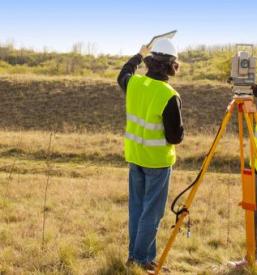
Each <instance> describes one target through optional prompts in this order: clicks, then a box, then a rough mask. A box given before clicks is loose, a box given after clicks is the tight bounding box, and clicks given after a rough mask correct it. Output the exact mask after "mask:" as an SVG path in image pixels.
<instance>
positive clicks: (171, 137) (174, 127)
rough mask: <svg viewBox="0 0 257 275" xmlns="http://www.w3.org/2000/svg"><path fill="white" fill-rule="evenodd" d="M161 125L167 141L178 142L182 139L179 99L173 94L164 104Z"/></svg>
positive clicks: (182, 130) (182, 129) (182, 128)
mask: <svg viewBox="0 0 257 275" xmlns="http://www.w3.org/2000/svg"><path fill="white" fill-rule="evenodd" d="M162 118H163V126H164V131H165V137H166V140H167V142H168V143H170V144H178V143H180V142H181V141H182V140H183V137H184V127H183V121H182V115H181V100H180V98H179V97H178V96H173V97H172V98H171V99H170V100H169V102H168V104H167V105H166V107H165V109H164V111H163V113H162Z"/></svg>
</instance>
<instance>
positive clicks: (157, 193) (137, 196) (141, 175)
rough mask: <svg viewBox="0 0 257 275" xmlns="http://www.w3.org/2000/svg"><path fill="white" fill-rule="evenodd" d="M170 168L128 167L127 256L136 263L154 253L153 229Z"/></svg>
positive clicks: (162, 205) (161, 210) (148, 259)
mask: <svg viewBox="0 0 257 275" xmlns="http://www.w3.org/2000/svg"><path fill="white" fill-rule="evenodd" d="M170 173H171V168H169V167H167V168H144V167H141V166H138V165H135V164H132V163H130V167H129V258H130V259H133V260H134V261H136V262H138V263H140V264H146V263H148V262H151V261H153V260H154V259H155V257H156V233H157V230H158V226H159V223H160V220H161V218H162V217H163V215H164V210H165V204H166V201H167V195H168V187H169V177H170Z"/></svg>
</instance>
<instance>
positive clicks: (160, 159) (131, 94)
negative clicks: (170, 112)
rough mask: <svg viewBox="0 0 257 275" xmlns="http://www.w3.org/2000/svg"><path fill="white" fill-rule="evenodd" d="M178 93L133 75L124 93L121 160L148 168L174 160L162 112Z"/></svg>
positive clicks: (169, 164) (170, 163)
mask: <svg viewBox="0 0 257 275" xmlns="http://www.w3.org/2000/svg"><path fill="white" fill-rule="evenodd" d="M174 95H177V96H179V94H178V93H177V92H176V91H175V90H174V89H173V88H172V87H171V86H170V85H169V84H168V83H166V82H164V81H159V80H155V79H152V78H150V77H147V76H142V75H133V76H132V77H131V78H130V80H129V82H128V87H127V92H126V115H127V122H126V133H125V159H126V161H128V162H131V163H135V164H137V165H140V166H143V167H148V168H161V167H169V166H171V165H173V164H174V163H175V161H176V153H175V146H174V145H172V144H168V143H167V141H166V139H165V134H164V128H163V122H162V113H163V110H164V108H165V107H166V105H167V103H168V101H169V100H170V99H171V98H172V97H173V96H174Z"/></svg>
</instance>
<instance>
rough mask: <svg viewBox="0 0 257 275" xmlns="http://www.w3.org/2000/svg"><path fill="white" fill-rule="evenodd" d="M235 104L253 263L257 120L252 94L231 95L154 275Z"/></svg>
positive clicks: (249, 258) (249, 257) (248, 255)
mask: <svg viewBox="0 0 257 275" xmlns="http://www.w3.org/2000/svg"><path fill="white" fill-rule="evenodd" d="M235 107H237V109H238V130H239V145H240V165H241V182H242V202H241V203H240V205H241V206H242V208H243V209H244V210H245V228H246V251H247V253H246V259H247V261H248V263H249V264H250V265H254V264H255V242H256V240H255V224H254V211H255V210H256V202H255V169H254V162H255V156H256V155H257V147H256V144H255V140H254V132H253V122H254V121H255V123H257V111H256V106H255V104H254V101H253V97H252V96H234V97H233V100H232V101H231V102H230V104H229V105H228V107H227V110H226V114H225V116H224V118H223V120H222V122H221V125H220V128H219V130H218V133H217V135H216V137H215V139H214V141H213V143H212V145H211V148H210V150H209V152H208V153H207V155H206V157H205V159H204V161H203V164H202V167H201V169H200V172H199V174H198V176H197V177H196V180H195V181H194V182H193V184H192V185H191V187H192V189H191V191H190V193H189V195H188V197H187V198H186V200H185V203H184V205H183V208H182V209H181V210H180V211H179V212H178V214H177V221H176V225H175V226H174V228H173V229H172V232H171V235H170V237H169V239H168V242H167V244H166V247H165V249H164V250H163V253H162V255H161V257H160V260H159V263H158V266H157V268H156V270H155V273H154V274H155V275H158V274H159V272H160V270H161V268H162V266H163V264H164V261H165V259H166V257H167V255H168V253H169V251H170V249H171V247H172V245H173V243H174V241H175V238H176V236H177V234H178V233H179V229H180V227H181V225H182V224H183V221H184V219H185V217H186V216H187V215H188V213H189V211H188V210H189V208H190V206H191V204H192V202H193V200H194V197H195V195H196V192H197V190H198V188H199V186H200V184H201V183H202V180H203V177H204V175H205V173H206V171H207V169H208V167H209V164H210V162H211V160H212V158H213V155H214V153H215V150H216V147H217V145H218V143H219V141H220V139H221V138H222V135H223V134H224V132H225V130H226V127H227V125H228V123H229V121H230V119H231V116H232V113H233V111H234V109H235ZM244 119H245V121H246V125H247V129H248V134H249V136H248V137H249V140H250V160H251V164H252V165H251V168H250V169H249V168H248V169H247V168H245V161H244V146H243V120H244Z"/></svg>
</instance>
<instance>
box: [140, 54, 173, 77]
mask: <svg viewBox="0 0 257 275" xmlns="http://www.w3.org/2000/svg"><path fill="white" fill-rule="evenodd" d="M175 59H176V58H172V59H170V58H167V59H163V58H162V59H161V60H158V59H157V58H155V56H147V57H145V58H144V63H145V65H146V67H147V69H148V71H150V72H151V73H152V74H158V75H163V76H168V75H175V71H174V67H173V65H174V63H176V62H175ZM176 64H177V63H176Z"/></svg>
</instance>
